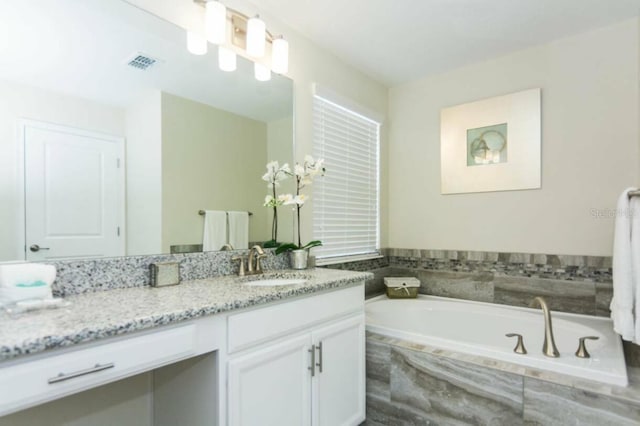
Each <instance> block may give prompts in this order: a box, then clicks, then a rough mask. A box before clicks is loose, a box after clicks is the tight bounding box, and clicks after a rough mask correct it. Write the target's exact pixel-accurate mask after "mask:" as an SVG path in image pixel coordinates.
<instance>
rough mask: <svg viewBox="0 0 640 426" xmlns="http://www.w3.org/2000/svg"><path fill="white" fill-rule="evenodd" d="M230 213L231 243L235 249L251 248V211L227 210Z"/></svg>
mask: <svg viewBox="0 0 640 426" xmlns="http://www.w3.org/2000/svg"><path fill="white" fill-rule="evenodd" d="M227 214H228V215H229V244H231V245H232V246H233V248H234V249H238V250H240V249H248V248H249V213H248V212H227Z"/></svg>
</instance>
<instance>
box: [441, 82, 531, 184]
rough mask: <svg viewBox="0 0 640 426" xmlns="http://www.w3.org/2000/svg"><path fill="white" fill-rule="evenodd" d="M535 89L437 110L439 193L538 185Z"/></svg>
mask: <svg viewBox="0 0 640 426" xmlns="http://www.w3.org/2000/svg"><path fill="white" fill-rule="evenodd" d="M540 93H541V91H540V89H531V90H525V91H522V92H518V93H512V94H510V95H505V96H498V97H495V98H490V99H484V100H481V101H476V102H471V103H467V104H462V105H457V106H453V107H449V108H445V109H443V110H442V112H441V116H440V119H441V123H440V132H441V133H440V148H441V154H440V155H441V162H440V164H441V185H442V186H441V190H442V193H443V194H460V193H469V192H489V191H510V190H519V189H537V188H540V184H541V155H540V154H541V150H540V147H541V127H540V112H541V111H540V101H541V100H540Z"/></svg>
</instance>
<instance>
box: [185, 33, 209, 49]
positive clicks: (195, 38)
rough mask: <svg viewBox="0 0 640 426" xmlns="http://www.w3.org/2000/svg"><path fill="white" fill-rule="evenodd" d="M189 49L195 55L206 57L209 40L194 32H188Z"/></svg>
mask: <svg viewBox="0 0 640 426" xmlns="http://www.w3.org/2000/svg"><path fill="white" fill-rule="evenodd" d="M187 49H188V50H189V52H191V53H193V54H194V55H206V54H207V39H206V38H204V37H203V36H201V35H200V34H198V33H196V32H194V31H187Z"/></svg>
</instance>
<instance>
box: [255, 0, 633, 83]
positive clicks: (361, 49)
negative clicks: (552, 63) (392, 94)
mask: <svg viewBox="0 0 640 426" xmlns="http://www.w3.org/2000/svg"><path fill="white" fill-rule="evenodd" d="M252 3H253V4H254V5H255V6H256V7H257V9H258V10H263V11H266V12H268V13H269V14H270V15H272V16H276V17H278V19H280V20H281V21H282V22H283V23H284V24H286V25H288V26H290V27H292V28H294V29H295V30H297V31H298V32H300V33H301V34H303V35H305V36H306V37H308V38H309V39H311V40H312V41H314V42H315V43H316V44H317V45H319V46H321V47H323V48H325V49H327V50H329V51H331V52H333V53H334V54H335V55H337V56H338V57H340V58H341V59H342V60H343V61H345V62H347V63H349V64H351V65H353V66H354V67H356V68H358V69H360V70H362V71H363V72H365V73H366V74H368V75H370V76H371V77H373V78H374V79H376V80H378V81H380V82H382V83H384V84H386V85H388V86H394V85H398V84H401V83H405V82H407V81H411V80H415V79H417V78H420V77H424V76H426V75H429V74H434V73H440V72H443V71H447V70H450V69H453V68H456V67H459V66H462V65H466V64H470V63H473V62H478V61H482V60H485V59H488V58H491V57H496V56H500V55H503V54H506V53H509V52H512V51H516V50H519V49H523V48H526V47H529V46H534V45H537V44H542V43H545V42H549V41H551V40H555V39H558V38H562V37H565V36H568V35H571V34H577V33H580V32H584V31H588V30H589V29H594V28H597V27H602V26H606V25H608V24H611V23H613V22H616V21H620V20H624V19H627V18H631V17H634V16H637V15H638V14H639V10H640V0H348V1H347V0H323V1H317V0H316V1H311V0H260V1H257V0H254V1H252Z"/></svg>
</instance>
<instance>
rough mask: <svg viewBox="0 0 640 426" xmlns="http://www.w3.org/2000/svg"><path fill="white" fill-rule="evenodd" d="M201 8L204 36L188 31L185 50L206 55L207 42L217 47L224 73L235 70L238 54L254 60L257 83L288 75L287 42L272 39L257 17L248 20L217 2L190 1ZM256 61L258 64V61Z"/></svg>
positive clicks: (220, 65)
mask: <svg viewBox="0 0 640 426" xmlns="http://www.w3.org/2000/svg"><path fill="white" fill-rule="evenodd" d="M193 1H194V2H195V3H196V4H198V5H200V6H203V7H204V8H205V11H204V28H205V30H204V33H205V35H206V36H205V37H202V35H200V33H198V32H197V31H187V49H188V50H189V52H191V53H193V54H194V55H204V54H206V53H207V42H210V43H214V44H217V45H218V65H219V67H220V69H221V70H223V71H229V72H230V71H235V70H236V68H237V56H236V53H237V52H240V53H242V52H245V53H246V56H248V57H250V58H254V62H255V64H254V75H255V77H256V79H257V80H259V81H268V80H270V79H271V71H273V72H275V73H277V74H286V73H287V72H289V43H288V42H287V41H286V40H285V39H284V38H283V37H282V36H278V37H274V36H273V35H272V33H270V32H269V30H267V27H266V24H265V22H264V21H263V20H262V19H260V17H259V16H257V15H256V16H255V17H253V18H249V17H248V16H247V15H245V14H243V13H241V12H238V11H237V10H234V9H231V8H228V7H226V6H225V5H224V4H222V3H221V2H219V1H218V0H193ZM257 60H259V62H258V61H257Z"/></svg>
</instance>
